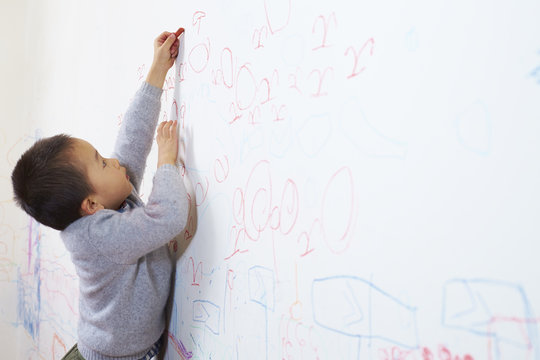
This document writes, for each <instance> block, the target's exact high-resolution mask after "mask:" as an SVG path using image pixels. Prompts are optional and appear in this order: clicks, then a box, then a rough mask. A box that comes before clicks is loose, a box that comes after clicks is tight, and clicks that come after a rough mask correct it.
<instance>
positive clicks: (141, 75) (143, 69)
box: [137, 64, 146, 81]
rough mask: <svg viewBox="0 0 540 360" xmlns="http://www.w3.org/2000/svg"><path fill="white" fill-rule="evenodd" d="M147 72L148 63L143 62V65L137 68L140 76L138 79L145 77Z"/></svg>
mask: <svg viewBox="0 0 540 360" xmlns="http://www.w3.org/2000/svg"><path fill="white" fill-rule="evenodd" d="M145 74H146V65H145V64H142V65H141V66H139V68H138V69H137V75H138V78H137V80H139V81H140V80H142V79H144V75H145Z"/></svg>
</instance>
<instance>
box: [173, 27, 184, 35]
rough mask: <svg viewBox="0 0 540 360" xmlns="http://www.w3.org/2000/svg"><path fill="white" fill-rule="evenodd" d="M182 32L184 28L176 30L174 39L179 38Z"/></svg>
mask: <svg viewBox="0 0 540 360" xmlns="http://www.w3.org/2000/svg"><path fill="white" fill-rule="evenodd" d="M183 32H184V28H182V27H181V28H180V29H178V30H176V33H175V35H176V37H179V36H180V35H182V33H183Z"/></svg>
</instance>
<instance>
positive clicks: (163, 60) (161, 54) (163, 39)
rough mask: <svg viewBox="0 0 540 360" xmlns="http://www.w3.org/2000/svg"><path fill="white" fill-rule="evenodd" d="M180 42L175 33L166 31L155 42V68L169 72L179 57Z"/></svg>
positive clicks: (153, 64)
mask: <svg viewBox="0 0 540 360" xmlns="http://www.w3.org/2000/svg"><path fill="white" fill-rule="evenodd" d="M179 45H180V41H179V40H178V39H177V38H176V35H175V34H174V33H170V32H168V31H164V32H162V33H161V35H159V36H158V37H157V38H156V39H155V40H154V62H153V63H152V66H153V67H156V68H161V69H164V70H165V71H168V70H169V69H170V68H171V66H173V64H174V60H175V59H176V57H177V56H178V47H179Z"/></svg>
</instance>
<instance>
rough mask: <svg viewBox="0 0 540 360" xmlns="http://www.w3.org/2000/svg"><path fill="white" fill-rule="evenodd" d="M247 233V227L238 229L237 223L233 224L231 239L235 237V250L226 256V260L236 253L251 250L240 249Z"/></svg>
mask: <svg viewBox="0 0 540 360" xmlns="http://www.w3.org/2000/svg"><path fill="white" fill-rule="evenodd" d="M245 235H246V232H245V229H243V228H242V229H238V228H237V227H236V225H233V227H232V228H231V239H233V238H234V248H233V252H232V253H231V255H229V256H227V257H225V259H224V260H229V259H230V258H232V257H233V256H234V255H236V254H243V253H246V252H248V251H249V250H248V249H240V247H239V242H242V243H244V242H245V239H246V236H245Z"/></svg>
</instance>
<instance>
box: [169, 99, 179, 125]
mask: <svg viewBox="0 0 540 360" xmlns="http://www.w3.org/2000/svg"><path fill="white" fill-rule="evenodd" d="M171 108H172V109H171V111H172V114H171V120H173V121H174V120H176V121H178V103H177V102H176V99H173V102H172V105H171Z"/></svg>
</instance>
